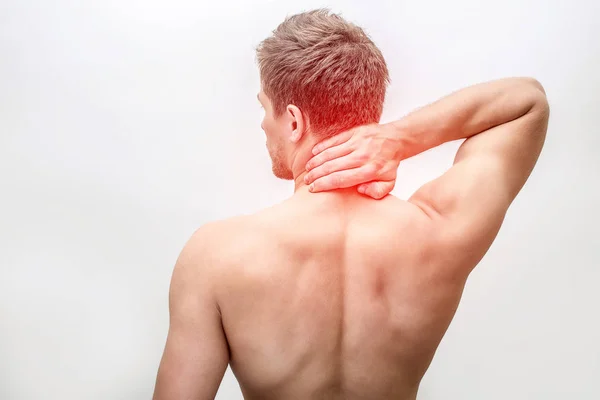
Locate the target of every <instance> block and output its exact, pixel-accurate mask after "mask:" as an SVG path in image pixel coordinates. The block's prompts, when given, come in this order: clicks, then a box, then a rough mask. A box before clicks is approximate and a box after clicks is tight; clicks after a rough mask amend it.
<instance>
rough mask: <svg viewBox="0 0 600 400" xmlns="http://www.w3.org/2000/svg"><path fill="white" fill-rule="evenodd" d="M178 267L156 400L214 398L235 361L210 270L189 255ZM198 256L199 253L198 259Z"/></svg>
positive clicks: (176, 268)
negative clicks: (233, 360)
mask: <svg viewBox="0 0 600 400" xmlns="http://www.w3.org/2000/svg"><path fill="white" fill-rule="evenodd" d="M180 259H184V261H182V262H180V261H178V263H177V265H176V266H175V269H174V271H173V277H172V280H171V288H170V292H169V312H170V325H169V333H168V336H167V343H166V345H165V350H164V354H163V357H162V360H161V363H160V367H159V370H158V376H157V379H156V388H155V393H154V400H163V399H164V400H167V399H168V400H171V399H214V397H215V395H216V392H217V390H218V388H219V385H220V383H221V380H222V378H223V374H224V373H225V370H226V368H227V364H228V361H229V351H228V346H227V340H226V338H225V334H224V332H223V328H222V324H221V318H220V314H219V311H218V308H217V304H216V301H215V300H214V297H213V295H212V293H211V289H210V288H211V284H210V282H211V279H213V277H212V276H211V274H210V273H208V269H207V268H203V266H202V265H189V264H190V263H188V262H185V257H183V254H182V257H180ZM192 259H193V257H192Z"/></svg>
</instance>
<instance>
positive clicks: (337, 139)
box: [312, 130, 354, 156]
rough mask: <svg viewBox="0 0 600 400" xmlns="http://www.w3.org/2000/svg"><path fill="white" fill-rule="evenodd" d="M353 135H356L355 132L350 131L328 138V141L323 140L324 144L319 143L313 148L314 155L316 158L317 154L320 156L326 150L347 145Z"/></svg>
mask: <svg viewBox="0 0 600 400" xmlns="http://www.w3.org/2000/svg"><path fill="white" fill-rule="evenodd" d="M353 134H354V132H353V131H352V130H348V131H344V132H341V133H338V134H337V135H335V136H332V137H330V138H327V139H325V140H323V141H322V142H319V143H317V144H316V145H315V146H314V147H313V149H312V153H313V155H315V156H316V155H317V154H319V153H320V152H322V151H323V150H325V149H328V148H330V147H332V146H337V145H340V144H342V143H345V142H347V141H348V140H349V139H350V138H351V137H352V135H353Z"/></svg>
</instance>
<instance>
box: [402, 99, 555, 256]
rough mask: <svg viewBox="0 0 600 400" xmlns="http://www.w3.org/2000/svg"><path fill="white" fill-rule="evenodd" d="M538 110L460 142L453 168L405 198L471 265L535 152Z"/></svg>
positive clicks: (539, 140) (543, 122)
mask: <svg viewBox="0 0 600 400" xmlns="http://www.w3.org/2000/svg"><path fill="white" fill-rule="evenodd" d="M536 107H537V106H536ZM539 107H540V109H532V111H530V112H529V113H527V114H525V115H524V116H522V117H521V118H518V119H516V120H513V121H510V122H508V123H506V124H502V125H499V126H496V127H494V128H491V129H489V130H487V131H485V132H483V133H480V134H479V135H475V136H473V137H471V138H469V139H467V140H465V142H464V143H463V144H462V145H461V147H460V149H459V151H458V152H457V155H456V159H455V162H454V165H453V166H452V167H451V168H450V169H449V170H448V171H446V173H445V174H443V175H442V176H440V177H439V178H437V179H435V180H433V181H431V182H429V183H427V184H425V185H424V186H423V187H421V188H420V189H419V190H418V191H417V192H416V193H415V194H414V195H413V196H412V197H411V199H410V201H411V202H413V203H414V204H416V205H417V206H419V207H420V208H421V209H423V210H424V211H425V212H426V213H428V214H429V215H430V216H431V217H432V219H435V220H437V221H438V222H439V224H441V225H443V229H441V231H442V235H445V237H444V240H445V241H446V242H448V243H451V244H452V245H454V246H459V247H461V246H462V247H463V250H464V254H468V256H469V257H472V259H473V261H474V262H477V261H478V260H479V259H481V257H483V255H484V254H485V252H486V251H487V249H488V248H489V246H490V245H491V243H492V241H493V240H494V238H495V237H496V235H497V233H498V231H499V229H500V226H501V225H502V222H503V220H504V216H505V215H506V211H507V210H508V207H509V206H510V204H511V203H512V201H513V200H514V198H515V197H516V195H517V194H518V193H519V191H520V190H521V188H522V187H523V185H524V184H525V181H526V180H527V178H528V177H529V175H530V173H531V171H532V169H533V167H534V165H535V163H536V161H537V158H538V156H539V154H540V151H541V148H542V145H543V142H544V137H545V132H546V127H547V110H546V109H544V105H543V103H542V104H541V105H539Z"/></svg>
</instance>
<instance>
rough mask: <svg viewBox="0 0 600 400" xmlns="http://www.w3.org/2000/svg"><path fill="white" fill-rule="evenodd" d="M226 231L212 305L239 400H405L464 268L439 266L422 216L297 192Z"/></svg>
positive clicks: (398, 204) (362, 200) (392, 203)
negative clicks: (241, 398) (216, 309)
mask: <svg viewBox="0 0 600 400" xmlns="http://www.w3.org/2000/svg"><path fill="white" fill-rule="evenodd" d="M340 192H342V193H340ZM225 224H226V225H228V227H227V228H225V229H224V230H223V232H222V234H223V235H224V236H223V240H225V241H227V243H228V245H227V246H226V247H227V250H224V254H223V258H224V260H226V261H225V263H224V266H223V269H222V272H221V273H220V274H219V283H218V284H217V291H216V297H217V302H218V304H219V307H220V310H221V313H222V315H223V329H224V332H225V334H226V336H227V341H228V343H229V348H230V352H231V354H230V357H231V358H230V364H231V368H232V370H233V372H234V373H235V376H236V377H237V379H238V381H239V383H240V386H241V388H242V391H243V393H244V397H245V398H247V399H372V400H375V399H414V398H415V397H416V393H417V389H418V386H419V382H420V380H421V378H422V376H423V374H424V373H425V371H426V370H427V368H428V366H429V364H430V362H431V360H432V358H433V355H434V352H435V350H436V348H437V346H438V344H439V342H440V340H441V339H442V337H443V335H444V333H445V331H446V329H447V327H448V325H449V323H450V321H451V319H452V317H453V315H454V313H455V311H456V307H457V305H458V301H459V299H460V296H461V293H462V290H463V286H464V283H465V279H466V277H467V274H468V270H469V268H468V267H469V266H464V265H453V262H452V260H446V259H445V257H440V256H439V253H438V252H437V251H436V249H435V245H436V243H435V237H436V232H435V229H434V226H435V225H434V224H432V223H431V220H430V217H428V216H427V215H426V214H425V213H424V212H423V211H422V210H421V209H420V208H418V207H417V206H415V205H413V204H411V203H409V202H405V201H402V200H399V199H397V198H395V197H393V196H387V197H386V198H385V199H383V200H381V201H376V200H373V199H369V198H366V197H365V196H361V195H359V194H357V193H356V191H355V190H351V191H339V192H326V193H319V194H311V193H309V192H308V190H301V191H299V192H297V193H296V194H295V195H294V196H293V197H292V198H291V199H289V200H287V201H285V202H283V203H281V204H279V205H277V206H274V207H272V208H269V209H267V210H265V211H263V212H260V213H258V214H256V215H253V216H248V217H241V218H238V219H235V220H234V221H229V222H225ZM457 261H458V259H457Z"/></svg>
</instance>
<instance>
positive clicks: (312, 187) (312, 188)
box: [308, 183, 315, 192]
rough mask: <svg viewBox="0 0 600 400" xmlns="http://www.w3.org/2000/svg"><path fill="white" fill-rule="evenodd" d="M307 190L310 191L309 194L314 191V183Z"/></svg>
mask: <svg viewBox="0 0 600 400" xmlns="http://www.w3.org/2000/svg"><path fill="white" fill-rule="evenodd" d="M308 190H309V191H311V192H312V191H314V190H315V185H314V183H313V184H312V185H310V186H309V187H308Z"/></svg>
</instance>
